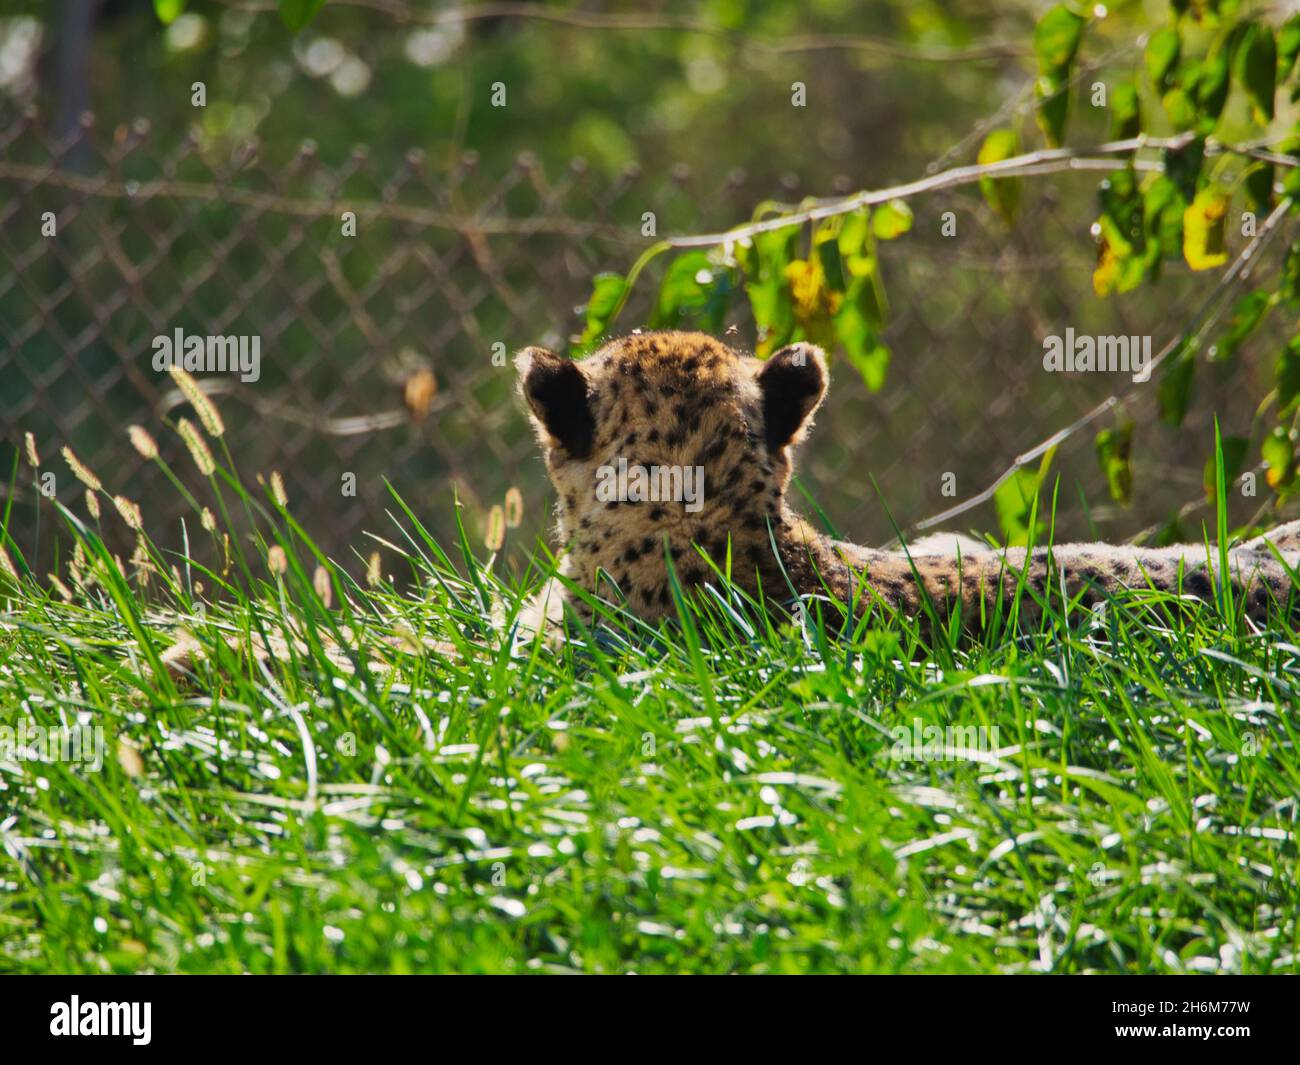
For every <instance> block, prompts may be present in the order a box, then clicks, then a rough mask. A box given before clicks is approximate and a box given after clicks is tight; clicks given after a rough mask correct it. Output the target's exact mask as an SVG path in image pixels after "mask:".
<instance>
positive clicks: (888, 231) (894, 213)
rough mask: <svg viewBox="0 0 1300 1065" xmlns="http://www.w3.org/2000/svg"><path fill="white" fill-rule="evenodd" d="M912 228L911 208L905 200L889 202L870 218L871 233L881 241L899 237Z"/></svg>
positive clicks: (878, 208)
mask: <svg viewBox="0 0 1300 1065" xmlns="http://www.w3.org/2000/svg"><path fill="white" fill-rule="evenodd" d="M911 228H912V208H910V207H909V206H908V205H907V201H905V200H890V201H889V202H888V203H885V204H882V205H881V206H879V207H877V208H876V210H875V213H874V214H873V215H872V216H871V232H872V233H874V234H875V235H876V236H877V237H879V238H880V239H881V240H893V239H894V238H895V237H901V236H902V235H903V234H904V233H906V232H907V231H908V230H909V229H911Z"/></svg>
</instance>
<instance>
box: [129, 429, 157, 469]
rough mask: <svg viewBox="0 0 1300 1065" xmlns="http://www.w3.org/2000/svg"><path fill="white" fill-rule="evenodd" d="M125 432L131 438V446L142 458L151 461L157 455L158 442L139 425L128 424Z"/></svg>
mask: <svg viewBox="0 0 1300 1065" xmlns="http://www.w3.org/2000/svg"><path fill="white" fill-rule="evenodd" d="M126 434H127V436H129V437H130V438H131V446H132V447H133V448H135V449H136V451H137V452H139V455H140V457H141V458H142V459H148V460H149V461H151V462H152V461H153V460H154V459H156V458H157V457H158V444H157V442H156V441H155V440H154V438H153V437H152V436H150V435H149V433H148V432H147V431H146V430H145V429H143V428H142V427H141V426H139V425H128V426H127V427H126Z"/></svg>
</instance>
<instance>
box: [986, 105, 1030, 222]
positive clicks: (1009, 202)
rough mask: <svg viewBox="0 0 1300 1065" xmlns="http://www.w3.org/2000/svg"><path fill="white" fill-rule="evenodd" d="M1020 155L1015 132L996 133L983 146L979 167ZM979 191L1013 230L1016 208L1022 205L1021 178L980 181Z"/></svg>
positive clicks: (997, 131) (997, 130) (1002, 130)
mask: <svg viewBox="0 0 1300 1065" xmlns="http://www.w3.org/2000/svg"><path fill="white" fill-rule="evenodd" d="M1019 154H1020V138H1019V137H1018V136H1016V133H1015V131H1014V130H1010V129H995V130H994V131H993V132H992V133H990V134H989V135H988V136H987V137H985V138H984V143H983V144H982V145H981V146H980V153H979V157H978V160H977V161H978V162H979V164H980V166H987V165H988V164H989V163H998V162H1001V161H1002V160H1003V159H1010V158H1012V157H1013V156H1016V155H1019ZM980 191H981V192H982V193H983V194H984V199H985V200H986V201H988V205H989V206H990V207H992V208H993V212H994V214H996V215H997V216H998V217H999V218H1001V219H1002V221H1003V222H1005V223H1006V225H1007V227H1008V228H1010V227H1011V225H1012V223H1013V222H1014V221H1015V217H1016V208H1017V206H1019V204H1020V180H1019V178H991V177H982V178H980Z"/></svg>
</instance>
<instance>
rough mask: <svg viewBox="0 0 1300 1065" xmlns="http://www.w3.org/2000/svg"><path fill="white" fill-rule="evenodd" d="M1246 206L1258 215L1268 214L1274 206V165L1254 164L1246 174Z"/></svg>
mask: <svg viewBox="0 0 1300 1065" xmlns="http://www.w3.org/2000/svg"><path fill="white" fill-rule="evenodd" d="M1245 187H1246V206H1247V207H1249V208H1250V209H1251V210H1252V211H1254V212H1255V213H1256V214H1266V213H1267V212H1268V211H1269V210H1270V209H1271V208H1272V206H1273V164H1272V163H1264V162H1257V163H1252V164H1251V167H1250V169H1249V170H1248V171H1247V172H1246V181H1245Z"/></svg>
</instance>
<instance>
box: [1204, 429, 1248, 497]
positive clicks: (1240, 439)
mask: <svg viewBox="0 0 1300 1065" xmlns="http://www.w3.org/2000/svg"><path fill="white" fill-rule="evenodd" d="M1220 444H1221V447H1222V449H1223V480H1224V483H1225V484H1229V483H1231V482H1232V481H1235V480H1236V479H1237V476H1238V474H1240V473H1241V468H1242V466H1244V465H1245V464H1246V453H1247V451H1248V450H1249V449H1250V441H1249V440H1247V439H1246V438H1245V437H1244V436H1225V437H1223V439H1222V440H1221V442H1220ZM1217 479H1218V471H1217V464H1216V459H1215V457H1214V456H1213V455H1211V456H1210V458H1209V460H1208V461H1207V462H1206V463H1205V475H1204V477H1203V479H1202V482H1203V484H1204V486H1205V497H1206V499H1208V500H1209V501H1210V502H1211V503H1213V502H1215V500H1216V493H1215V490H1214V486H1215V483H1216V481H1217Z"/></svg>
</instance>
